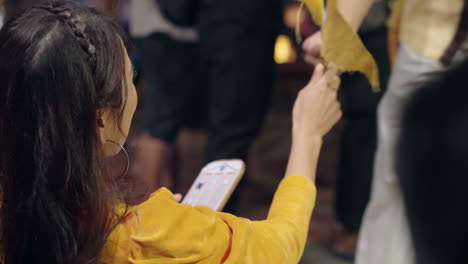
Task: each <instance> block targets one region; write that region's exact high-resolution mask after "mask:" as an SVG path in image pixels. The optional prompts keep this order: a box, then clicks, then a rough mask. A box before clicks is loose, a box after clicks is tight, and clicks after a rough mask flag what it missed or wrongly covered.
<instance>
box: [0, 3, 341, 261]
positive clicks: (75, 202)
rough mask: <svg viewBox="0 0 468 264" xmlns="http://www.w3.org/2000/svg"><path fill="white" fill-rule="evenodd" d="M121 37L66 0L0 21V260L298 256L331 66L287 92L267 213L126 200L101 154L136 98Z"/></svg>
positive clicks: (332, 105) (165, 196)
mask: <svg viewBox="0 0 468 264" xmlns="http://www.w3.org/2000/svg"><path fill="white" fill-rule="evenodd" d="M123 39H124V38H123V37H122V36H121V35H120V31H119V29H118V27H116V26H115V25H114V24H113V23H112V22H111V21H109V20H108V19H106V18H105V17H103V16H101V15H100V14H98V13H97V12H96V11H94V10H92V9H89V8H87V7H83V6H81V5H79V4H77V3H75V2H73V1H51V2H48V3H45V4H42V5H40V6H36V7H34V8H32V9H30V10H28V11H26V12H25V13H22V14H20V15H18V16H15V17H14V18H13V19H11V20H9V21H8V22H7V23H6V24H5V26H4V27H3V29H2V30H1V31H0V190H1V206H0V258H1V260H0V262H1V263H5V264H19V263H48V264H59V263H60V264H63V263H66V264H71V263H73V264H74V263H297V262H298V260H299V258H300V256H301V254H302V250H303V247H304V244H305V241H306V237H307V229H308V225H309V221H310V216H311V213H312V209H313V206H314V202H311V200H313V199H314V197H315V195H316V191H315V187H314V184H313V180H314V179H315V168H316V162H317V159H318V154H319V150H320V147H321V138H322V136H323V135H324V134H325V133H327V132H328V131H329V130H330V128H331V127H332V126H333V125H334V124H335V122H336V121H337V120H338V119H339V117H340V110H339V104H338V103H337V101H336V89H337V87H338V85H339V82H340V81H339V78H338V77H337V74H336V71H335V70H333V69H329V70H325V68H324V67H323V66H318V68H317V70H316V73H315V74H314V77H313V78H312V80H311V82H310V83H309V85H308V86H307V87H306V88H305V89H304V90H303V91H301V93H300V95H299V97H298V99H297V102H296V105H295V109H294V113H293V120H294V126H293V145H292V151H291V159H290V162H289V166H288V171H287V172H286V176H287V177H285V179H284V180H283V182H282V183H281V185H280V187H279V188H278V191H277V194H276V195H275V200H274V201H273V203H272V208H271V210H270V214H269V217H268V219H267V220H266V221H261V222H251V221H249V220H246V219H242V218H237V217H235V216H232V215H229V214H222V213H216V212H213V211H211V210H209V209H208V208H206V207H191V206H188V205H181V204H178V203H176V202H175V201H174V196H173V195H172V194H171V193H170V192H169V191H168V190H166V189H161V190H159V191H157V192H156V193H154V194H152V195H151V197H150V198H149V199H148V200H147V201H145V202H144V203H142V204H140V205H137V206H134V207H129V206H127V205H126V201H127V200H128V197H129V195H128V194H129V191H128V190H129V188H128V186H127V185H126V182H128V179H126V177H125V175H124V176H122V177H117V178H114V177H111V176H110V174H109V173H106V170H105V168H104V165H103V164H104V163H103V161H104V159H105V158H106V157H109V156H113V155H115V154H117V153H118V152H119V151H120V150H121V148H122V147H121V146H122V145H123V144H124V142H125V139H126V136H127V134H128V130H129V128H130V123H131V119H132V116H133V113H134V111H135V108H136V101H137V100H136V99H137V98H136V91H135V87H134V85H133V83H132V82H131V80H132V70H131V63H130V60H129V58H128V55H127V53H126V50H125V47H124V42H123Z"/></svg>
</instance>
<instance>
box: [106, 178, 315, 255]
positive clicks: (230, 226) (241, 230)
mask: <svg viewBox="0 0 468 264" xmlns="http://www.w3.org/2000/svg"><path fill="white" fill-rule="evenodd" d="M315 195H316V190H315V187H314V185H313V183H312V182H311V181H310V180H309V179H307V178H305V177H302V176H291V177H287V178H285V179H284V180H283V181H282V183H281V184H280V186H279V188H278V190H277V193H276V194H275V198H274V201H273V203H272V206H271V209H270V213H269V216H268V219H267V220H265V221H258V222H253V221H250V220H247V219H244V218H239V217H236V216H233V215H230V214H225V213H217V212H214V211H213V210H211V209H209V208H207V207H204V206H196V207H191V206H188V205H182V204H177V203H175V202H174V200H173V195H172V194H171V193H170V192H169V191H168V190H166V189H161V190H159V191H158V192H156V193H155V194H154V195H153V196H152V197H151V198H150V199H149V200H148V201H147V202H145V203H143V204H142V205H140V206H138V207H137V208H136V209H135V210H134V211H132V212H131V214H129V216H128V217H127V218H126V219H125V220H124V222H122V223H121V224H120V225H119V226H118V227H117V228H116V229H115V230H114V231H113V232H112V234H111V236H110V237H109V239H108V242H107V244H106V247H105V249H104V252H103V262H104V263H113V264H118V263H135V264H147V263H174V264H175V263H178V264H182V263H197V264H216V263H226V264H233V263H239V264H240V263H242V264H258V263H281V264H289V263H291V264H293V263H294V264H296V263H298V261H299V259H300V256H301V255H302V251H303V248H304V246H305V242H306V239H307V231H308V226H309V222H310V217H311V214H312V209H313V207H314V204H315Z"/></svg>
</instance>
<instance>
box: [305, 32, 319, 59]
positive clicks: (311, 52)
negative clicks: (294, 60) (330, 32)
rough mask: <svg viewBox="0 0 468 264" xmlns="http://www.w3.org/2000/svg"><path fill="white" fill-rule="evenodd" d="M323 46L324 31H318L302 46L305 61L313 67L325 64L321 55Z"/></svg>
mask: <svg viewBox="0 0 468 264" xmlns="http://www.w3.org/2000/svg"><path fill="white" fill-rule="evenodd" d="M322 45H323V35H322V31H321V30H320V31H317V32H316V33H314V34H313V35H312V36H310V37H308V38H307V39H306V40H305V41H304V43H303V44H302V50H303V51H304V60H305V61H306V62H308V63H310V64H312V65H318V64H320V63H322V62H323V60H322V57H321V55H320V51H321V50H322Z"/></svg>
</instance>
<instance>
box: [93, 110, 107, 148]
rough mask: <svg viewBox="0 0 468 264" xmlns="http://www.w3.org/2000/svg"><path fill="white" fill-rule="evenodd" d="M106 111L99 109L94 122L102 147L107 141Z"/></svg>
mask: <svg viewBox="0 0 468 264" xmlns="http://www.w3.org/2000/svg"><path fill="white" fill-rule="evenodd" d="M105 113H106V111H105V110H104V109H99V110H97V111H96V122H97V128H98V133H99V139H100V141H101V144H102V145H104V144H105V143H106V141H107V126H106V124H107V118H106V116H107V115H106V114H105Z"/></svg>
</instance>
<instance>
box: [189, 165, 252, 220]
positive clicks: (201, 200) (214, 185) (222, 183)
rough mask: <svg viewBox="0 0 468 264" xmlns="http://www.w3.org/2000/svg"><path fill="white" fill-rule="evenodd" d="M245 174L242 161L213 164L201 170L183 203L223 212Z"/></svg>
mask: <svg viewBox="0 0 468 264" xmlns="http://www.w3.org/2000/svg"><path fill="white" fill-rule="evenodd" d="M244 172H245V164H244V162H243V161H241V160H219V161H214V162H211V163H209V164H208V165H206V166H205V167H204V168H203V169H202V170H201V172H200V174H199V175H198V177H197V179H196V180H195V182H194V183H193V185H192V187H191V188H190V190H189V191H188V193H187V195H186V196H185V198H184V200H183V201H182V203H183V204H188V205H193V206H195V205H205V206H208V207H210V208H211V209H213V210H215V211H221V210H222V209H223V207H224V205H225V204H226V202H227V201H228V200H229V197H230V196H231V194H232V192H233V191H234V189H235V188H236V187H237V185H238V183H239V181H240V180H241V178H242V176H243V175H244Z"/></svg>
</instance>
